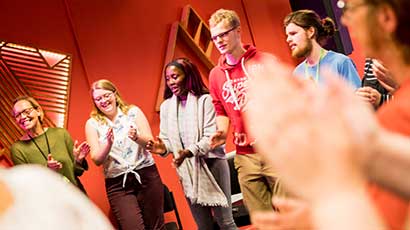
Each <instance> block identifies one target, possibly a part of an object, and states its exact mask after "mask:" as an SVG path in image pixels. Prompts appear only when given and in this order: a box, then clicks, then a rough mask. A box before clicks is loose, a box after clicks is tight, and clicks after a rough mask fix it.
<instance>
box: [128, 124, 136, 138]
mask: <svg viewBox="0 0 410 230" xmlns="http://www.w3.org/2000/svg"><path fill="white" fill-rule="evenodd" d="M128 138H130V139H131V140H133V141H135V142H137V140H138V131H137V129H136V128H135V127H134V126H132V125H131V126H130V129H129V131H128Z"/></svg>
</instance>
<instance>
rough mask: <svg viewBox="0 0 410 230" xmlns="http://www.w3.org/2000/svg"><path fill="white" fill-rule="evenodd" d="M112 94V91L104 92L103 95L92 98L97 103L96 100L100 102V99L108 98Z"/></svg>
mask: <svg viewBox="0 0 410 230" xmlns="http://www.w3.org/2000/svg"><path fill="white" fill-rule="evenodd" d="M113 94H114V92H109V93H104V94H103V95H101V96H98V97H96V98H94V101H95V102H97V103H98V102H100V101H101V100H102V99H104V100H108V99H110V98H111V95H113Z"/></svg>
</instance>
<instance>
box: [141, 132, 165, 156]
mask: <svg viewBox="0 0 410 230" xmlns="http://www.w3.org/2000/svg"><path fill="white" fill-rule="evenodd" d="M145 148H146V149H147V150H148V151H150V152H151V153H153V154H164V153H166V151H167V148H166V146H165V144H164V142H163V141H162V139H161V138H159V137H158V136H157V137H156V140H149V141H148V142H147V144H146V145H145Z"/></svg>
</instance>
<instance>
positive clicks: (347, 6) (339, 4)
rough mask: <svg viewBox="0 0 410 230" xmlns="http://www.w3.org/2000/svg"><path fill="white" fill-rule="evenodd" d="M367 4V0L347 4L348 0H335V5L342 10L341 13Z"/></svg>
mask: <svg viewBox="0 0 410 230" xmlns="http://www.w3.org/2000/svg"><path fill="white" fill-rule="evenodd" d="M365 5H368V3H367V2H361V3H357V4H353V5H352V4H349V3H348V2H346V1H344V0H339V1H337V7H339V9H341V10H342V12H343V14H346V13H347V12H349V11H351V12H353V11H355V10H356V9H357V8H359V7H362V6H365Z"/></svg>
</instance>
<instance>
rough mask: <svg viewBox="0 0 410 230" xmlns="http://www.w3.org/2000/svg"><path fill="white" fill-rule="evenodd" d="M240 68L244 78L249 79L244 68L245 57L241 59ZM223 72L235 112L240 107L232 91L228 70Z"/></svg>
mask: <svg viewBox="0 0 410 230" xmlns="http://www.w3.org/2000/svg"><path fill="white" fill-rule="evenodd" d="M241 67H242V70H243V73H244V74H245V76H246V77H248V78H249V74H248V71H246V68H245V57H242V58H241ZM224 72H225V77H226V81H227V82H228V84H229V91H230V92H231V94H232V97H233V101H234V102H235V107H234V109H235V110H240V109H241V107H240V106H239V101H238V97H237V96H236V93H235V90H234V89H233V85H232V80H231V78H230V77H229V73H228V70H226V69H225V70H224Z"/></svg>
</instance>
